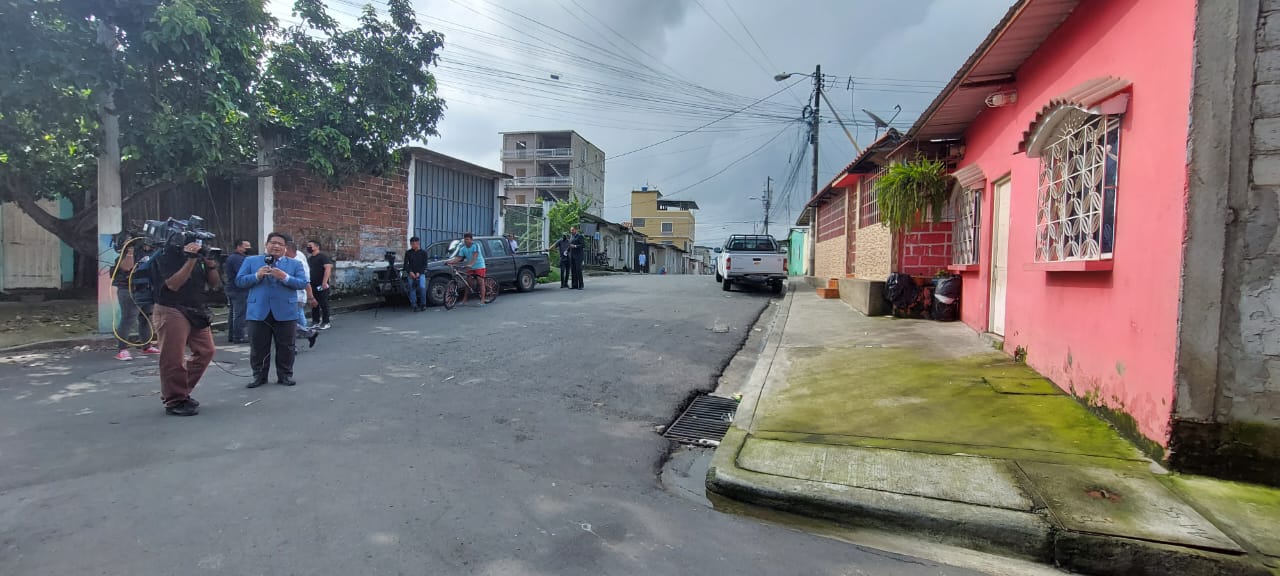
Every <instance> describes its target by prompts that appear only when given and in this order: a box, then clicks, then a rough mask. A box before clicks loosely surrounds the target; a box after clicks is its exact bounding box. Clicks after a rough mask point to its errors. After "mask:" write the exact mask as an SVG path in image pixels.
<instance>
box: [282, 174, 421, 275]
mask: <svg viewBox="0 0 1280 576" xmlns="http://www.w3.org/2000/svg"><path fill="white" fill-rule="evenodd" d="M408 181H409V179H408V173H407V172H406V171H404V170H400V171H397V172H396V173H395V174H393V175H392V176H391V177H389V178H383V177H378V176H361V177H360V178H357V179H355V180H354V181H352V182H350V183H348V184H347V185H345V186H343V187H341V188H331V187H329V185H328V184H326V183H325V181H324V180H323V179H321V178H319V177H318V176H315V175H313V174H310V173H308V172H306V171H303V170H296V169H295V170H288V171H285V172H284V173H283V174H280V175H277V176H276V177H275V179H274V184H275V185H274V188H275V216H274V225H275V229H276V230H279V231H282V232H288V233H290V234H292V235H293V237H294V238H295V239H297V240H298V241H299V242H305V241H307V240H313V239H316V240H319V241H320V242H321V243H322V245H323V246H324V249H325V250H326V251H327V252H328V253H329V255H330V256H332V257H333V258H334V259H336V260H382V258H383V254H384V253H385V252H386V251H387V250H395V251H396V252H403V251H404V249H405V241H404V239H405V237H406V236H407V233H406V226H408V224H409V196H408V190H407V188H405V187H406V186H407V184H408Z"/></svg>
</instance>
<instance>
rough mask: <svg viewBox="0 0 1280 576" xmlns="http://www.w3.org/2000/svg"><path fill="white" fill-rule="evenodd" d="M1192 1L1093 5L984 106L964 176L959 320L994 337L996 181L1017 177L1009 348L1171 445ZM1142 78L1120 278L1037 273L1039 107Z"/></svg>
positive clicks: (1124, 160)
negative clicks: (974, 236) (1083, 88)
mask: <svg viewBox="0 0 1280 576" xmlns="http://www.w3.org/2000/svg"><path fill="white" fill-rule="evenodd" d="M1194 20H1195V2H1191V1H1188V0H1177V1H1170V0H1085V1H1083V2H1081V3H1080V5H1079V7H1077V8H1076V10H1075V12H1074V13H1073V14H1072V15H1071V17H1070V18H1069V19H1068V20H1067V21H1066V22H1065V23H1064V24H1063V25H1062V27H1060V28H1059V29H1058V30H1057V31H1056V32H1055V33H1054V34H1053V35H1052V36H1051V37H1050V38H1049V39H1048V40H1047V41H1046V42H1045V43H1044V44H1043V45H1041V47H1040V49H1039V50H1038V51H1037V52H1036V53H1035V54H1034V55H1033V56H1032V57H1031V58H1030V59H1028V60H1027V62H1026V63H1025V64H1024V65H1023V66H1022V68H1021V69H1020V70H1019V71H1018V73H1017V85H1016V88H1017V91H1018V102H1017V103H1016V104H1015V105H1012V106H1009V107H1005V108H996V109H987V110H985V111H984V112H983V113H982V114H981V115H980V116H979V117H978V119H977V120H976V121H975V122H974V123H973V124H972V125H971V126H970V128H969V131H968V133H967V134H966V138H965V140H966V142H965V144H966V151H965V157H964V158H963V160H962V161H961V163H960V166H959V167H964V166H967V165H969V164H973V163H977V164H978V165H979V166H981V167H982V170H983V171H984V173H985V174H986V176H987V187H986V190H984V191H983V196H982V211H983V213H982V241H981V252H980V267H979V268H980V269H979V271H977V272H969V273H965V274H964V301H963V307H962V312H961V316H962V318H961V319H962V320H963V321H964V322H965V323H966V324H968V325H970V326H972V327H974V328H976V329H978V330H982V331H985V330H986V329H987V328H988V321H989V311H988V308H989V304H988V297H989V296H988V294H989V272H990V267H989V266H990V259H991V223H992V220H993V218H994V215H993V211H992V188H993V184H994V183H995V182H997V181H999V180H1000V179H1002V178H1004V177H1006V176H1008V177H1010V178H1011V184H1012V187H1011V196H1010V224H1009V285H1008V297H1007V300H1006V318H1005V350H1006V351H1008V352H1010V353H1012V352H1013V351H1014V350H1015V349H1016V348H1017V347H1019V346H1021V347H1025V348H1026V349H1027V351H1028V359H1027V362H1028V363H1029V364H1030V365H1031V366H1032V367H1034V368H1035V369H1036V370H1038V371H1040V372H1041V373H1042V374H1044V375H1045V376H1047V377H1048V378H1050V379H1051V380H1053V381H1054V382H1055V383H1056V384H1057V385H1058V386H1059V387H1061V388H1063V389H1064V390H1068V391H1070V392H1072V393H1074V394H1076V395H1077V396H1089V397H1095V398H1097V400H1098V401H1100V402H1101V403H1103V404H1105V405H1106V406H1108V407H1110V408H1114V409H1117V410H1122V411H1124V412H1126V413H1128V414H1129V415H1131V416H1133V417H1134V419H1136V420H1137V422H1138V428H1139V430H1140V431H1141V433H1142V434H1144V435H1145V436H1147V437H1148V438H1150V439H1152V440H1155V441H1156V442H1159V443H1160V444H1161V445H1167V443H1168V435H1169V421H1170V415H1171V414H1172V410H1173V405H1174V402H1173V399H1174V390H1175V386H1174V365H1175V360H1176V358H1175V352H1176V330H1177V322H1178V286H1179V271H1180V267H1181V252H1182V249H1181V245H1182V240H1183V229H1184V225H1185V222H1184V220H1185V219H1184V213H1183V209H1184V205H1185V200H1186V198H1185V190H1186V171H1185V166H1186V154H1187V152H1186V145H1187V144H1186V143H1187V122H1188V114H1189V112H1188V107H1189V105H1190V95H1191V73H1192V70H1191V66H1192V48H1193V46H1192V40H1193V32H1194ZM1100 76H1119V77H1122V78H1126V79H1128V80H1130V81H1132V82H1133V87H1132V99H1131V101H1130V103H1129V108H1128V111H1127V112H1126V114H1125V116H1124V119H1123V122H1122V124H1121V136H1120V150H1121V152H1120V164H1119V166H1120V167H1119V170H1120V173H1119V182H1118V191H1117V211H1116V242H1115V258H1114V270H1112V271H1107V272H1044V271H1039V270H1028V269H1026V268H1025V265H1026V264H1027V263H1030V262H1033V260H1034V256H1033V252H1034V248H1035V213H1036V194H1037V191H1036V186H1037V171H1038V166H1039V161H1038V159H1034V158H1027V157H1026V155H1024V154H1018V153H1017V146H1018V143H1019V141H1020V140H1021V138H1022V133H1023V131H1024V130H1026V129H1027V127H1028V126H1029V125H1030V123H1031V122H1032V121H1033V120H1034V118H1035V115H1036V112H1037V111H1039V110H1040V109H1041V108H1042V107H1043V106H1045V105H1046V104H1047V103H1048V102H1049V100H1050V99H1052V98H1055V97H1057V96H1059V95H1061V94H1063V93H1065V92H1067V91H1068V90H1070V89H1071V88H1073V87H1075V86H1077V85H1079V84H1080V83H1082V82H1085V81H1087V80H1090V79H1092V78H1097V77H1100Z"/></svg>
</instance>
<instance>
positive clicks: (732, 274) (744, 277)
mask: <svg viewBox="0 0 1280 576" xmlns="http://www.w3.org/2000/svg"><path fill="white" fill-rule="evenodd" d="M719 252H720V253H719V254H718V255H717V256H716V282H720V283H721V284H720V286H721V287H722V288H723V289H724V290H725V291H726V292H727V291H729V290H732V289H733V285H734V284H753V285H756V286H768V287H769V288H770V289H772V290H773V293H774V294H781V293H782V283H783V282H784V281H786V279H787V255H786V254H782V253H779V252H778V242H777V241H775V240H774V239H773V236H768V235H746V234H735V235H733V236H730V237H729V239H728V240H726V241H725V243H724V248H722V249H721V250H720V251H719Z"/></svg>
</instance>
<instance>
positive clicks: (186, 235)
mask: <svg viewBox="0 0 1280 576" xmlns="http://www.w3.org/2000/svg"><path fill="white" fill-rule="evenodd" d="M141 236H142V241H143V242H146V243H147V244H149V245H151V246H153V247H157V248H163V247H166V246H172V247H174V248H182V247H183V246H186V245H187V244H190V243H192V242H199V243H200V255H201V256H204V257H205V258H212V259H214V260H218V259H220V258H221V257H222V250H220V249H218V248H210V247H209V246H207V245H205V241H207V240H213V239H214V238H216V236H214V235H213V233H212V232H209V231H208V230H207V229H205V227H204V218H201V217H199V216H196V215H194V214H193V215H191V217H189V218H187V219H186V220H178V219H176V218H169V219H168V220H147V221H146V222H144V223H143V224H142V235H141Z"/></svg>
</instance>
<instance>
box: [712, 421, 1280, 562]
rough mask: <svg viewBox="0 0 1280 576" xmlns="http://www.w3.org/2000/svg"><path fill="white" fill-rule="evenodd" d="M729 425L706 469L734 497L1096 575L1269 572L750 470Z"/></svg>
mask: <svg viewBox="0 0 1280 576" xmlns="http://www.w3.org/2000/svg"><path fill="white" fill-rule="evenodd" d="M749 437H750V434H748V433H747V432H746V431H745V430H742V429H741V428H736V427H735V428H731V429H730V431H729V433H728V434H727V435H725V438H724V440H722V441H721V443H720V446H719V447H718V448H717V449H716V453H715V456H714V457H713V459H712V462H711V467H710V468H709V469H708V470H707V479H706V487H707V490H708V491H710V492H713V493H715V494H718V495H720V496H723V497H725V498H730V499H733V500H738V501H741V502H746V503H750V504H755V505H760V506H766V507H769V508H774V509H777V510H781V511H784V512H790V513H794V514H800V515H805V516H811V517H817V518H823V519H826V520H832V521H835V522H838V523H840V524H844V525H849V526H855V527H868V528H878V529H887V530H890V531H894V532H899V533H908V534H912V535H916V536H920V537H924V538H928V539H930V540H935V541H939V542H944V543H947V544H952V545H957V546H962V547H965V548H970V549H973V550H979V551H983V552H990V553H996V554H1005V555H1010V556H1015V557H1019V558H1025V559H1028V560H1033V561H1037V562H1045V563H1052V564H1055V565H1057V566H1060V567H1063V568H1066V569H1069V570H1072V571H1075V572H1079V573H1082V574H1093V575H1096V576H1167V575H1169V574H1178V575H1179V576H1223V575H1228V574H1229V575H1232V576H1272V575H1273V573H1272V572H1271V571H1270V570H1269V569H1267V568H1265V567H1264V566H1262V565H1261V564H1257V563H1254V562H1252V561H1251V560H1250V559H1249V558H1248V557H1247V556H1232V555H1228V554H1220V553H1215V552H1208V551H1203V550H1199V549H1195V548H1187V547H1181V546H1173V545H1168V544H1162V543H1157V542H1149V541H1145V540H1136V539H1131V538H1122V537H1116V536H1106V535H1098V534H1088V533H1082V532H1074V531H1071V530H1066V529H1064V528H1062V527H1061V526H1060V525H1059V524H1058V523H1057V522H1056V521H1055V520H1054V519H1053V518H1052V516H1051V515H1050V514H1048V513H1047V512H1046V511H1045V510H1044V509H1043V508H1042V507H1041V508H1038V509H1037V510H1036V511H1033V512H1017V511H1014V510H1006V509H1002V508H993V507H988V506H979V505H974V504H967V503H963V502H953V501H948V500H939V499H934V498H926V497H921V496H911V495H906V494H898V493H894V492H884V491H879V490H871V489H866V488H859V487H854V486H845V485H841V484H829V483H825V482H815V481H811V480H799V479H795V478H786V477H782V476H774V475H770V474H762V473H759V472H753V471H751V470H745V469H742V468H739V467H738V466H737V458H738V454H739V452H740V451H741V450H742V447H743V445H745V444H746V441H747V438H749Z"/></svg>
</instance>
